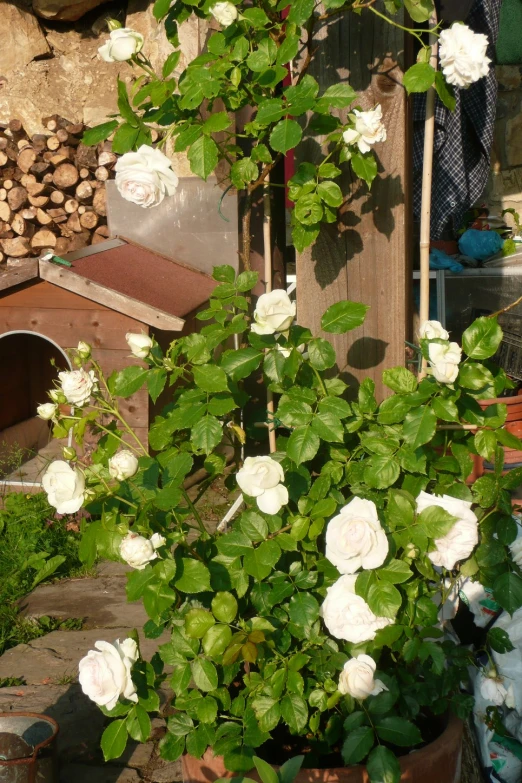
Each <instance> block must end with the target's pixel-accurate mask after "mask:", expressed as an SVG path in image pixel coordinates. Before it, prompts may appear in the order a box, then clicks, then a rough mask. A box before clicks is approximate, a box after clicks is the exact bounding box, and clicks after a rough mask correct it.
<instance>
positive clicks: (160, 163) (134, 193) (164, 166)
mask: <svg viewBox="0 0 522 783" xmlns="http://www.w3.org/2000/svg"><path fill="white" fill-rule="evenodd" d="M114 170H115V171H116V177H115V182H116V187H117V188H118V190H119V192H120V194H121V196H123V198H124V199H126V200H127V201H132V202H133V203H134V204H138V205H139V206H140V207H155V206H157V205H158V204H161V202H162V201H163V199H164V198H165V196H172V194H173V193H174V192H175V190H176V188H177V187H178V177H177V175H176V174H175V173H174V172H173V171H172V164H171V162H170V160H169V159H168V158H167V156H166V155H164V154H163V153H162V152H160V150H157V149H153V148H152V147H150V146H148V145H147V144H142V145H141V147H139V148H138V150H137V152H127V153H126V154H125V155H122V157H121V158H119V159H118V161H117V162H116V165H115V167H114Z"/></svg>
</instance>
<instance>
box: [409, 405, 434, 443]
mask: <svg viewBox="0 0 522 783" xmlns="http://www.w3.org/2000/svg"><path fill="white" fill-rule="evenodd" d="M436 427H437V417H436V416H435V414H434V412H433V410H432V409H431V408H430V407H428V406H427V405H423V406H421V407H420V408H414V409H413V410H411V411H410V412H409V413H407V414H406V418H405V419H404V428H403V434H404V440H405V442H406V443H408V444H409V445H410V446H411V447H412V449H417V448H418V447H419V446H422V445H423V444H424V443H428V442H429V441H430V440H431V439H432V438H433V436H434V435H435V430H436Z"/></svg>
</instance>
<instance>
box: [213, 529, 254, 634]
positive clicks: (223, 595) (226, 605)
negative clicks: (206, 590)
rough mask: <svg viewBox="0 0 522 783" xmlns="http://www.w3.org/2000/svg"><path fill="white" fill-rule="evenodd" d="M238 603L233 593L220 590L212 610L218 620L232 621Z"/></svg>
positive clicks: (223, 621)
mask: <svg viewBox="0 0 522 783" xmlns="http://www.w3.org/2000/svg"><path fill="white" fill-rule="evenodd" d="M263 521H264V520H263ZM237 610H238V604H237V601H236V599H235V597H234V596H233V595H232V593H228V592H226V591H225V592H219V593H216V594H215V596H214V598H213V599H212V612H213V613H214V617H215V618H216V620H219V621H220V622H222V623H231V622H233V621H234V620H235V618H236V615H237Z"/></svg>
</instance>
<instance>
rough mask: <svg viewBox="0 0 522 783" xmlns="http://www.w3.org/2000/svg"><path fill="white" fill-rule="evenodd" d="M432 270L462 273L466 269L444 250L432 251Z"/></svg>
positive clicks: (435, 249) (434, 249)
mask: <svg viewBox="0 0 522 783" xmlns="http://www.w3.org/2000/svg"><path fill="white" fill-rule="evenodd" d="M430 269H449V270H450V272H462V270H463V269H464V267H463V266H462V264H459V262H458V261H455V259H454V258H452V257H451V256H449V255H448V254H447V253H445V252H444V251H443V250H437V248H433V249H432V250H430Z"/></svg>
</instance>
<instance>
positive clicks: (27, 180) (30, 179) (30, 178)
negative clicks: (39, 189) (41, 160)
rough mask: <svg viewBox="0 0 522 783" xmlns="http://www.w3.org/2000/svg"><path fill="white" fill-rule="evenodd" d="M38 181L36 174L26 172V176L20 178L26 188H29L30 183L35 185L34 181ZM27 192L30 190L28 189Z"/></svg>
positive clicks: (21, 183)
mask: <svg viewBox="0 0 522 783" xmlns="http://www.w3.org/2000/svg"><path fill="white" fill-rule="evenodd" d="M36 181H37V180H36V177H35V176H34V174H24V176H23V177H22V179H21V180H20V185H22V187H24V188H27V186H28V185H34V183H35V182H36ZM27 192H29V191H27Z"/></svg>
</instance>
